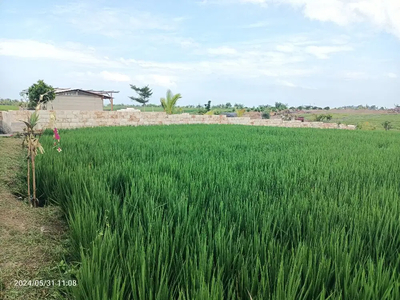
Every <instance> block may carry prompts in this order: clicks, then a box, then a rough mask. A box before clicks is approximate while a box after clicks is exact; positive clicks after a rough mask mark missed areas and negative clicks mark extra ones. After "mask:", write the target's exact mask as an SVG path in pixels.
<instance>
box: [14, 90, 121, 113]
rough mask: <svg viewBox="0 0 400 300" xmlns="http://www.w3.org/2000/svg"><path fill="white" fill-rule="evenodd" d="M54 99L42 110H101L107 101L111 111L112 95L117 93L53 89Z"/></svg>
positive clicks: (24, 91)
mask: <svg viewBox="0 0 400 300" xmlns="http://www.w3.org/2000/svg"><path fill="white" fill-rule="evenodd" d="M54 91H55V94H56V97H55V99H54V100H53V101H50V102H48V103H46V104H43V105H42V109H47V110H92V111H93V110H95V111H96V110H97V111H102V110H103V105H104V103H103V101H104V100H109V101H110V103H111V110H113V104H114V103H113V102H114V98H113V94H115V93H119V91H94V90H83V89H70V88H65V89H63V88H55V89H54ZM27 92H28V90H23V91H22V92H21V94H27Z"/></svg>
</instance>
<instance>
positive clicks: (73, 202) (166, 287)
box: [37, 125, 400, 300]
mask: <svg viewBox="0 0 400 300" xmlns="http://www.w3.org/2000/svg"><path fill="white" fill-rule="evenodd" d="M62 134H63V138H65V140H68V143H65V144H64V149H63V155H58V153H53V152H51V153H48V155H46V158H44V157H42V156H40V157H38V160H37V174H38V178H39V180H40V181H41V183H42V184H41V185H40V192H39V193H38V194H39V195H46V197H47V199H48V200H52V201H56V202H57V203H59V205H60V206H61V207H62V208H63V211H64V213H65V215H66V217H67V219H68V224H69V234H70V240H71V243H72V249H71V252H70V255H72V257H74V259H76V260H78V261H79V262H80V268H79V269H78V270H76V277H77V279H78V283H79V284H78V286H77V287H76V288H70V289H68V291H69V292H70V293H71V294H72V295H71V297H72V296H73V298H74V299H126V300H129V299H195V300H196V299H250V296H249V295H251V298H252V299H272V300H278V299H285V300H298V299H363V300H364V299H370V300H374V299H387V300H389V299H400V291H399V288H400V287H399V282H400V272H399V265H400V256H399V254H398V245H400V225H399V216H400V206H399V203H400V196H399V195H400V185H399V184H398V182H399V181H400V163H399V156H398V140H399V134H398V133H397V132H389V133H388V134H382V133H381V132H364V131H342V130H315V129H304V130H299V129H291V128H272V127H251V126H240V125H239V126H234V125H229V126H224V125H189V126H185V125H171V126H152V127H147V126H145V127H138V128H130V127H122V128H121V127H119V128H112V127H110V128H94V129H93V128H87V129H80V130H68V131H63V132H62ZM133 141H134V142H133ZM304 141H307V143H305V142H304ZM332 141H335V142H334V143H332ZM42 143H43V144H44V145H45V146H46V147H51V145H52V136H51V134H49V135H46V136H44V137H42Z"/></svg>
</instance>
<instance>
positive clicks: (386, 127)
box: [382, 121, 393, 131]
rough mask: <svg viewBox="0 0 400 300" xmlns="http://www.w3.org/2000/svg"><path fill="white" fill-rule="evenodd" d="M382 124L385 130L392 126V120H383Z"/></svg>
mask: <svg viewBox="0 0 400 300" xmlns="http://www.w3.org/2000/svg"><path fill="white" fill-rule="evenodd" d="M382 126H383V128H385V130H386V131H387V130H390V129H392V128H393V126H392V122H389V121H385V122H383V123H382Z"/></svg>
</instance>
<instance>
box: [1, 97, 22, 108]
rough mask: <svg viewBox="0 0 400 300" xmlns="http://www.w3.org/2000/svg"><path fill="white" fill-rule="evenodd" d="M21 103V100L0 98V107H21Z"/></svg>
mask: <svg viewBox="0 0 400 300" xmlns="http://www.w3.org/2000/svg"><path fill="white" fill-rule="evenodd" d="M22 103H23V102H22V101H21V100H17V99H9V98H6V99H2V98H0V105H12V106H19V105H21V104H22Z"/></svg>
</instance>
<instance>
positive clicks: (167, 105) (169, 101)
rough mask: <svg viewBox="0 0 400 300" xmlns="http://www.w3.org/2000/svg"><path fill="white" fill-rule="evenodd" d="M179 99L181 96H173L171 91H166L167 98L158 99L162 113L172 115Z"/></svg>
mask: <svg viewBox="0 0 400 300" xmlns="http://www.w3.org/2000/svg"><path fill="white" fill-rule="evenodd" d="M181 98H182V96H181V94H176V95H174V94H173V93H172V92H171V90H168V91H167V97H166V98H161V99H160V102H161V106H162V107H163V108H164V111H165V112H166V113H167V114H172V113H173V112H174V109H175V105H176V102H178V100H179V99H181Z"/></svg>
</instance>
